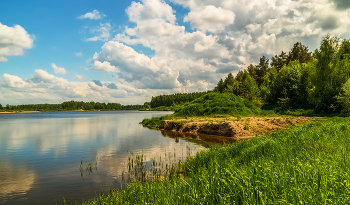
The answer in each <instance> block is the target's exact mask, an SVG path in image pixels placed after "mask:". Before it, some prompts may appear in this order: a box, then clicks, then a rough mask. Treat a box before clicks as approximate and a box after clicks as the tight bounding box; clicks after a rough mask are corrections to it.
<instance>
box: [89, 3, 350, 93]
mask: <svg viewBox="0 0 350 205" xmlns="http://www.w3.org/2000/svg"><path fill="white" fill-rule="evenodd" d="M172 2H173V3H175V4H178V5H182V6H183V7H186V8H188V10H189V12H188V13H187V14H185V17H184V19H183V21H184V22H188V23H189V24H190V25H191V27H192V28H193V29H195V31H193V32H189V31H186V30H185V27H184V26H181V25H179V24H178V23H176V22H177V21H180V20H181V19H176V16H175V11H174V10H173V9H172V8H171V7H170V6H169V5H168V4H167V3H166V2H165V1H163V0H142V1H141V2H133V3H132V4H131V5H130V7H128V8H127V9H126V13H127V15H128V16H129V20H130V21H131V22H133V23H135V25H136V26H134V27H131V26H127V27H125V30H124V32H122V33H119V34H117V35H116V36H115V38H114V39H113V40H111V41H109V42H106V43H105V44H104V45H103V46H102V48H101V51H100V52H99V53H96V54H95V55H94V57H93V59H92V62H93V63H94V64H96V63H97V62H99V63H102V62H103V64H106V65H111V66H114V67H115V68H118V70H119V71H120V72H119V73H117V74H115V75H116V77H117V78H118V79H119V80H124V81H125V82H127V83H128V85H129V86H131V87H134V88H137V89H160V90H162V92H163V89H167V91H168V92H175V91H176V92H177V91H178V92H193V91H201V90H205V89H212V88H213V87H214V86H215V85H216V83H217V82H218V80H219V79H220V78H222V77H224V76H225V75H227V73H229V72H233V73H237V72H238V70H242V69H245V68H246V67H247V66H248V65H249V64H250V63H258V61H259V58H260V57H262V55H265V56H267V57H271V56H272V55H275V54H279V53H280V52H281V51H282V50H283V51H285V52H288V51H289V50H290V49H291V47H292V46H293V44H294V43H296V42H297V41H301V42H302V43H303V44H306V45H307V46H309V48H310V50H311V51H312V50H314V49H316V47H317V46H318V44H319V41H320V39H321V38H322V36H324V35H326V34H327V33H330V34H332V35H339V34H342V35H350V33H349V31H348V29H347V27H348V26H349V25H350V19H349V15H348V10H346V9H345V10H344V11H343V10H340V9H339V8H338V5H342V6H343V7H346V5H347V4H346V2H345V1H340V0H339V1H338V0H334V1H331V0H321V1H319V0H308V1H290V0H267V1H263V2H262V1H259V0H248V1H243V2H242V1H227V0H218V1H212V0H191V1H187V0H172ZM344 2H345V3H344ZM344 25H345V26H344ZM208 32H209V33H208ZM349 37H350V36H349ZM133 45H142V46H145V47H147V48H150V49H152V50H153V51H154V53H155V54H154V56H152V57H149V56H146V55H144V54H142V53H139V52H137V51H135V50H134V49H133V48H131V46H133ZM107 63H109V64H107ZM95 67H97V66H96V65H95ZM111 70H113V69H111ZM119 87H120V86H118V88H119ZM160 90H159V91H160ZM159 91H157V90H156V91H155V92H158V94H159V93H160V92H159Z"/></svg>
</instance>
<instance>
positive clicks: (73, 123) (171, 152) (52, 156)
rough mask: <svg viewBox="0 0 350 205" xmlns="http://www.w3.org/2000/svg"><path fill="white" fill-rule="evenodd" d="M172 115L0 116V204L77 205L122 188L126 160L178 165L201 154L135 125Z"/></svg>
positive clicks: (177, 140)
mask: <svg viewBox="0 0 350 205" xmlns="http://www.w3.org/2000/svg"><path fill="white" fill-rule="evenodd" d="M171 113H172V112H156V111H155V112H147V111H144V112H142V111H101V112H54V113H13V114H12V113H6V114H0V204H27V205H28V204H29V205H30V204H35V205H40V204H54V202H61V201H62V199H63V197H64V198H65V200H66V201H67V202H68V204H70V203H71V202H72V201H78V202H81V201H82V200H87V199H91V198H93V197H95V196H97V195H98V194H100V193H101V192H102V190H104V191H108V190H109V189H111V188H119V189H123V188H125V186H126V183H127V182H125V181H126V180H125V179H124V175H125V174H126V171H127V163H128V159H129V157H130V156H135V155H136V154H143V155H144V161H145V162H146V163H150V162H151V160H153V159H157V158H161V157H163V160H164V159H166V158H169V160H174V161H176V160H185V159H186V157H187V156H190V155H194V154H195V153H196V152H197V151H199V150H201V149H203V146H202V145H200V143H196V142H194V141H191V140H186V139H184V138H177V137H176V138H172V137H167V136H169V135H166V134H164V133H163V134H162V132H160V131H158V130H150V129H148V128H144V127H143V126H142V125H140V124H139V122H141V121H142V120H143V119H144V118H151V117H159V116H162V115H167V114H171ZM170 156H171V157H172V159H170ZM122 173H124V174H122ZM125 176H126V175H125Z"/></svg>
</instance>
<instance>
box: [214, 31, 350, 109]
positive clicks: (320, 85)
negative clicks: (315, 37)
mask: <svg viewBox="0 0 350 205" xmlns="http://www.w3.org/2000/svg"><path fill="white" fill-rule="evenodd" d="M349 57H350V41H349V40H346V39H345V40H342V41H341V40H340V39H339V38H337V37H331V36H330V35H327V36H325V37H323V39H322V41H321V45H320V47H319V48H318V49H316V50H315V51H314V52H313V53H312V52H310V51H309V50H308V47H306V46H305V45H303V44H302V43H300V42H297V43H295V44H294V46H293V48H292V49H291V50H290V51H289V53H288V54H287V53H285V52H283V51H282V52H281V53H280V54H278V55H275V56H274V57H272V59H271V63H269V59H267V58H266V57H265V56H263V57H261V58H260V62H259V64H258V65H252V64H251V65H249V66H248V68H247V69H246V70H244V71H239V72H238V74H237V75H236V76H235V77H234V76H233V75H232V73H229V74H228V75H227V77H226V78H225V79H224V80H222V79H221V80H220V81H219V82H218V84H217V86H216V87H215V89H214V91H215V92H220V93H226V92H228V93H233V94H235V95H238V96H241V97H243V98H246V99H249V100H250V101H251V102H253V103H254V104H255V105H257V106H258V107H262V108H263V109H264V108H265V109H269V108H275V109H314V110H317V111H320V112H324V113H330V112H340V111H343V112H349V111H350V79H349V78H350V61H349Z"/></svg>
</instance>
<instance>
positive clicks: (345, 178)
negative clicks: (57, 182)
mask: <svg viewBox="0 0 350 205" xmlns="http://www.w3.org/2000/svg"><path fill="white" fill-rule="evenodd" d="M349 155H350V118H339V117H334V118H330V119H328V120H325V121H316V122H311V123H308V124H305V125H302V126H296V127H292V128H291V129H289V130H283V131H278V132H276V133H274V134H272V135H270V136H262V137H256V138H252V139H250V140H248V141H242V142H239V143H235V144H230V145H227V146H214V147H212V148H210V149H209V150H208V151H202V152H199V153H197V155H196V156H195V157H194V158H190V159H188V160H187V161H186V162H185V163H183V164H181V165H179V167H177V168H176V170H177V171H178V172H179V173H178V175H181V176H185V177H181V178H179V177H171V178H168V179H166V180H162V181H158V182H135V183H131V184H130V185H128V187H127V188H126V189H125V190H123V191H117V190H111V191H110V193H108V194H106V195H101V196H99V197H96V198H95V199H93V200H91V201H88V202H85V203H83V204H86V205H92V204H349V203H350V157H349ZM173 176H176V174H175V175H173Z"/></svg>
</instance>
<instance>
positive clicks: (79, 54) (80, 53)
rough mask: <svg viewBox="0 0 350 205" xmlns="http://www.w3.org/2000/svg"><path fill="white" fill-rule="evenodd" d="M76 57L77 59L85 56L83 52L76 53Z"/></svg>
mask: <svg viewBox="0 0 350 205" xmlns="http://www.w3.org/2000/svg"><path fill="white" fill-rule="evenodd" d="M75 56H77V57H80V56H83V53H82V52H78V53H75Z"/></svg>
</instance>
